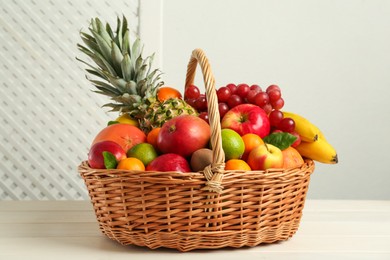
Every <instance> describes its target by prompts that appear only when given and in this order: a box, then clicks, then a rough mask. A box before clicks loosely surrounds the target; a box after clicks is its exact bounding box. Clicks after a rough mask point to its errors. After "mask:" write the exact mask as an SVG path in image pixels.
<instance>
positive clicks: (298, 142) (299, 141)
mask: <svg viewBox="0 0 390 260" xmlns="http://www.w3.org/2000/svg"><path fill="white" fill-rule="evenodd" d="M290 134H292V135H293V136H295V137H296V138H297V140H295V142H294V143H293V144H292V145H291V146H292V147H297V146H298V145H300V144H301V142H302V139H301V136H300V135H299V134H298V133H297V132H295V131H294V132H292V133H290Z"/></svg>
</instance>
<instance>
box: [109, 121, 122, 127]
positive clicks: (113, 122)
mask: <svg viewBox="0 0 390 260" xmlns="http://www.w3.org/2000/svg"><path fill="white" fill-rule="evenodd" d="M115 124H119V122H118V121H108V123H107V126H109V125H115Z"/></svg>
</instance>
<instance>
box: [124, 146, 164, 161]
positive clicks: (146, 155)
mask: <svg viewBox="0 0 390 260" xmlns="http://www.w3.org/2000/svg"><path fill="white" fill-rule="evenodd" d="M157 156H158V154H157V152H156V150H155V149H154V147H153V145H151V144H149V143H140V144H136V145H135V146H133V147H132V148H130V149H129V150H128V151H127V157H134V158H137V159H139V160H140V161H141V162H142V163H143V164H144V165H145V166H147V165H148V164H149V163H150V162H151V161H153V160H154V159H155V158H156V157H157Z"/></svg>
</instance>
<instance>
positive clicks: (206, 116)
mask: <svg viewBox="0 0 390 260" xmlns="http://www.w3.org/2000/svg"><path fill="white" fill-rule="evenodd" d="M198 117H200V118H202V119H203V120H204V121H206V122H207V123H208V124H209V114H208V113H207V112H202V113H200V114H199V116H198Z"/></svg>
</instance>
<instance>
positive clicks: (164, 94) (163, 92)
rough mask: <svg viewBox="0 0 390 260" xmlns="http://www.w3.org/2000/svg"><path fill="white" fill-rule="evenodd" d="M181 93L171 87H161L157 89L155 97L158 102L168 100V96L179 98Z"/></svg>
mask: <svg viewBox="0 0 390 260" xmlns="http://www.w3.org/2000/svg"><path fill="white" fill-rule="evenodd" d="M181 97H182V96H181V93H180V91H178V90H177V89H174V88H171V87H162V88H160V89H159V90H158V91H157V99H158V100H159V101H160V102H163V101H165V100H168V99H170V98H181Z"/></svg>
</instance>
